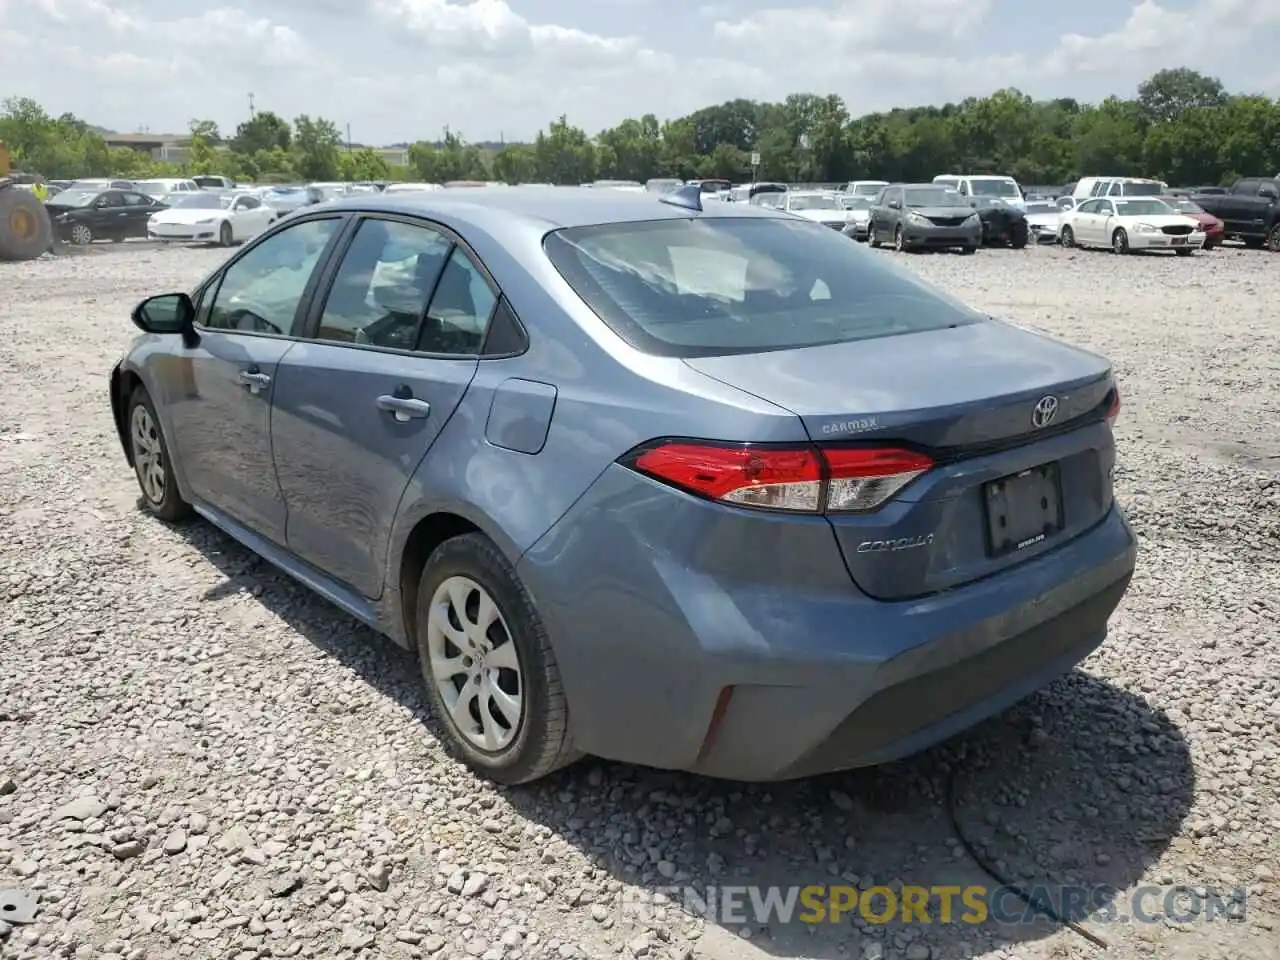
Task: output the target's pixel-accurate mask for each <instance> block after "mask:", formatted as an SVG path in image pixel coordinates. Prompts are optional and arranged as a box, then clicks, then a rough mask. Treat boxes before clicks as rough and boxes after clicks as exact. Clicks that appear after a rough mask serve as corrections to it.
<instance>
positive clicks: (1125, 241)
mask: <svg viewBox="0 0 1280 960" xmlns="http://www.w3.org/2000/svg"><path fill="white" fill-rule="evenodd" d="M1111 249H1112V250H1113V251H1115V252H1116V253H1118V254H1120V255H1121V256H1124V255H1125V254H1127V253H1128V252H1129V234H1128V233H1127V232H1126V231H1125V229H1124V227H1117V228H1116V230H1115V232H1114V233H1113V234H1111Z"/></svg>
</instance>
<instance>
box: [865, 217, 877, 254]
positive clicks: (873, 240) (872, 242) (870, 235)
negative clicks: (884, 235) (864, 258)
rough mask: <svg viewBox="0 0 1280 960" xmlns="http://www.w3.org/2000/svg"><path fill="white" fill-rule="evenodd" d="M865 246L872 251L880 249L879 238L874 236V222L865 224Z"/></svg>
mask: <svg viewBox="0 0 1280 960" xmlns="http://www.w3.org/2000/svg"><path fill="white" fill-rule="evenodd" d="M867 245H868V246H869V247H871V249H873V250H879V249H880V238H879V237H877V236H876V222H875V221H874V220H871V221H869V222H868V223H867Z"/></svg>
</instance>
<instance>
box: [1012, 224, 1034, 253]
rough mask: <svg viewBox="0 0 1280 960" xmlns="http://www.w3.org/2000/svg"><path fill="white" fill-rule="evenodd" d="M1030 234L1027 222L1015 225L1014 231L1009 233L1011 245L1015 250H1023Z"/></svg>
mask: <svg viewBox="0 0 1280 960" xmlns="http://www.w3.org/2000/svg"><path fill="white" fill-rule="evenodd" d="M1029 236H1030V234H1029V233H1028V231H1027V226H1026V224H1023V225H1022V226H1021V227H1014V228H1013V232H1012V233H1011V234H1010V235H1009V246H1011V247H1013V249H1015V250H1021V249H1022V248H1023V247H1025V246H1026V245H1027V240H1028V238H1029Z"/></svg>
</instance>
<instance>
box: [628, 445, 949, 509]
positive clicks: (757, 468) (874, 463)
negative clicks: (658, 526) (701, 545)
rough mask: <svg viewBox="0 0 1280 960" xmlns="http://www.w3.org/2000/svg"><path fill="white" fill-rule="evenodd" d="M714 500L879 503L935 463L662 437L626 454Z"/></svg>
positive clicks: (886, 453)
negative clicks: (637, 450) (631, 453)
mask: <svg viewBox="0 0 1280 960" xmlns="http://www.w3.org/2000/svg"><path fill="white" fill-rule="evenodd" d="M623 462H624V463H627V464H628V465H629V466H631V467H632V468H633V469H635V470H639V471H640V472H641V473H645V474H648V475H649V476H651V477H653V478H655V479H657V480H662V481H663V482H665V483H669V484H671V485H672V486H675V487H679V488H681V489H682V490H687V491H688V492H689V493H694V494H697V495H699V496H703V497H706V498H708V499H711V500H719V501H721V502H722V503H731V504H735V505H737V506H743V507H757V508H761V509H765V510H786V511H791V512H799V513H819V512H823V511H826V512H831V513H852V512H863V511H867V510H873V509H875V508H876V507H879V506H881V505H882V504H884V503H885V502H886V501H887V500H889V499H890V498H891V497H893V496H894V495H895V494H897V493H898V491H900V490H901V489H902V488H903V487H905V486H906V485H907V484H908V483H910V482H911V481H912V480H914V479H915V478H916V477H918V476H920V475H921V474H922V473H924V472H925V471H927V470H929V469H930V468H931V467H932V466H933V461H932V460H930V459H929V458H928V457H926V456H924V455H923V454H919V453H914V452H912V451H910V450H900V449H898V448H895V447H856V448H854V447H827V448H822V449H819V448H817V447H812V446H808V445H805V446H753V445H751V444H724V443H699V442H697V441H689V440H672V441H658V442H657V443H653V444H647V445H646V446H645V448H644V449H643V450H642V451H640V452H638V453H637V454H634V455H632V456H630V457H628V458H626V459H624V461H623Z"/></svg>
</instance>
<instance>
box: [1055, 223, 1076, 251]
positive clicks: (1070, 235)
mask: <svg viewBox="0 0 1280 960" xmlns="http://www.w3.org/2000/svg"><path fill="white" fill-rule="evenodd" d="M1058 243H1060V244H1061V245H1062V246H1064V247H1074V246H1075V245H1076V234H1075V231H1074V230H1072V229H1071V228H1070V227H1063V228H1062V229H1061V230H1060V231H1058Z"/></svg>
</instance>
